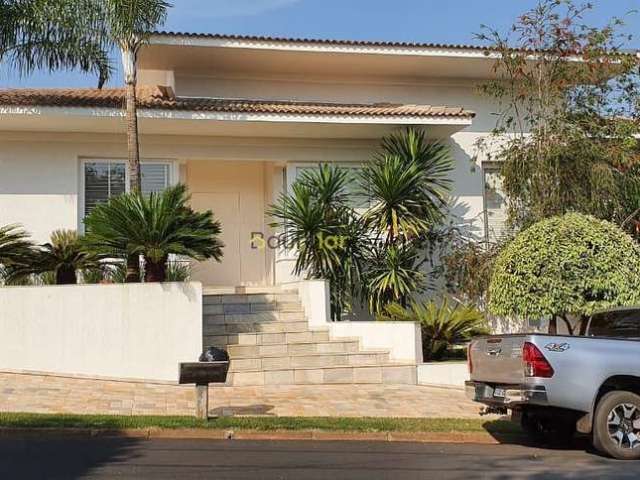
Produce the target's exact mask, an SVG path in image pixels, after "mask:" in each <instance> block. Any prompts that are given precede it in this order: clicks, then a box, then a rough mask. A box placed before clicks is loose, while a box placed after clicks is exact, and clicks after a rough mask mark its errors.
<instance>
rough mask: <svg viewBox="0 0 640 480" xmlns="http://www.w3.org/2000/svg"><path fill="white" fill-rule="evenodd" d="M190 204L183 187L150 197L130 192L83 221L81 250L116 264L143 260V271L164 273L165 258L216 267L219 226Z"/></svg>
mask: <svg viewBox="0 0 640 480" xmlns="http://www.w3.org/2000/svg"><path fill="white" fill-rule="evenodd" d="M189 200H190V196H189V194H188V193H187V189H186V187H185V186H184V185H176V186H174V187H170V188H168V189H166V190H165V191H163V192H161V193H151V194H150V195H148V196H147V195H143V194H141V193H136V192H132V193H128V194H124V195H120V196H118V197H114V198H112V199H111V200H109V202H107V203H105V204H102V205H98V206H97V207H95V208H94V209H93V210H92V212H91V213H90V214H89V215H88V216H87V218H86V219H85V226H86V235H85V238H84V239H83V244H84V245H85V247H86V248H87V249H88V250H89V251H92V252H94V253H96V254H99V255H101V256H103V257H112V258H115V259H120V261H121V259H123V258H127V257H130V256H136V255H142V256H143V257H144V259H145V262H146V264H147V267H148V266H150V265H156V264H158V265H161V270H162V272H164V268H166V263H167V260H168V258H169V255H178V256H182V257H186V258H190V259H193V260H198V261H203V260H208V259H214V260H216V261H220V260H221V259H222V254H223V253H222V251H223V248H224V244H223V243H222V241H221V240H220V238H219V235H220V233H221V232H222V227H221V225H220V222H219V221H216V220H214V218H213V213H212V212H211V211H210V210H209V211H206V212H196V211H194V210H193V209H192V208H191V207H189ZM162 272H161V275H162ZM147 273H148V269H147ZM147 278H148V277H147Z"/></svg>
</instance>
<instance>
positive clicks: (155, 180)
mask: <svg viewBox="0 0 640 480" xmlns="http://www.w3.org/2000/svg"><path fill="white" fill-rule="evenodd" d="M140 170H141V173H142V193H144V194H146V195H148V194H150V193H152V192H153V193H158V192H162V191H163V190H164V189H166V188H167V187H168V186H169V165H166V164H162V163H143V164H142V165H140Z"/></svg>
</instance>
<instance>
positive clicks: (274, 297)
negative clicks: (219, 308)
mask: <svg viewBox="0 0 640 480" xmlns="http://www.w3.org/2000/svg"><path fill="white" fill-rule="evenodd" d="M298 302H300V297H298V294H297V293H291V292H286V293H248V294H231V295H206V294H205V295H203V296H202V304H203V305H217V304H225V305H226V304H231V305H233V304H246V303H249V304H253V303H276V304H282V303H298Z"/></svg>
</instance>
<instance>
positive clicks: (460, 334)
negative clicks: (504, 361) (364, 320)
mask: <svg viewBox="0 0 640 480" xmlns="http://www.w3.org/2000/svg"><path fill="white" fill-rule="evenodd" d="M377 318H378V320H381V321H411V322H418V323H419V324H420V327H421V329H422V356H423V358H424V361H425V362H428V361H434V360H435V361H437V360H444V359H447V358H451V357H453V356H454V354H453V347H454V346H455V345H458V344H461V343H464V342H468V341H469V340H471V338H472V337H474V336H476V335H483V334H487V333H489V328H488V325H487V321H486V319H485V317H484V315H483V314H482V313H481V312H480V311H479V310H478V309H477V308H475V307H473V306H470V305H463V304H460V303H458V302H455V301H454V302H451V301H449V300H448V299H447V298H444V299H443V300H442V302H440V303H436V302H434V301H431V302H424V303H412V304H411V306H410V307H409V308H403V307H402V306H401V305H399V304H397V303H396V304H391V305H388V306H387V307H386V308H385V313H383V314H381V315H379V316H378V317H377Z"/></svg>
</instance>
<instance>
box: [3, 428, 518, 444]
mask: <svg viewBox="0 0 640 480" xmlns="http://www.w3.org/2000/svg"><path fill="white" fill-rule="evenodd" d="M8 436H23V437H40V438H41V437H45V436H50V437H62V438H132V439H133V438H137V439H143V440H149V439H200V440H281V441H282V440H294V441H295V440H316V441H367V442H416V443H470V444H483V445H498V444H500V443H502V442H501V441H499V440H497V439H496V438H495V437H493V436H492V435H491V434H489V433H487V432H344V431H326V430H325V431H321V430H304V431H283V430H275V431H271V432H269V431H256V430H223V429H203V428H176V429H168V428H126V429H119V430H114V429H92V428H12V427H0V437H8ZM500 437H501V438H503V439H504V440H518V439H520V438H522V436H521V435H518V434H509V435H508V434H500Z"/></svg>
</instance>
